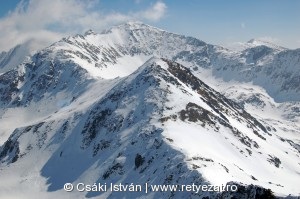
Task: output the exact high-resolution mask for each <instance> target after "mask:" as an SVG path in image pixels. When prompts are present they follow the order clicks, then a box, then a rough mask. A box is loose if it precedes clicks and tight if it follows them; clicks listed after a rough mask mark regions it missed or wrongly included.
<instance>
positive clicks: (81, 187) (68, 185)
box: [64, 183, 238, 193]
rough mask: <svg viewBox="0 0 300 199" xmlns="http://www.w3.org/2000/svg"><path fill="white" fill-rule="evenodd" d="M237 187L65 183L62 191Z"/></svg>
mask: <svg viewBox="0 0 300 199" xmlns="http://www.w3.org/2000/svg"><path fill="white" fill-rule="evenodd" d="M237 189H238V187H237V186H236V185H228V184H227V185H221V186H217V185H197V184H194V183H193V184H189V185H151V184H148V183H145V184H144V185H143V186H142V185H138V184H133V183H131V184H122V183H119V184H113V183H110V184H106V183H94V184H84V183H77V184H75V185H73V184H72V183H66V184H65V185H64V190H65V191H68V192H71V191H78V192H145V193H148V192H169V191H171V192H176V191H179V192H184V191H187V192H194V193H199V192H207V191H209V192H223V191H232V192H235V191H237Z"/></svg>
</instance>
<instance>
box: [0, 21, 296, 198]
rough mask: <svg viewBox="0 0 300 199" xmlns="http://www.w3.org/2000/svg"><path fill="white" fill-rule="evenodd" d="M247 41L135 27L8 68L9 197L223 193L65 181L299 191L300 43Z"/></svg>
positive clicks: (67, 43)
mask: <svg viewBox="0 0 300 199" xmlns="http://www.w3.org/2000/svg"><path fill="white" fill-rule="evenodd" d="M250 43H251V44H250ZM250 43H249V44H247V45H249V47H247V48H245V49H243V50H241V51H230V50H228V49H225V48H222V47H219V46H213V45H210V44H206V43H205V42H203V41H200V40H197V39H195V38H192V37H186V36H181V35H177V34H173V33H169V32H166V31H163V30H160V29H157V28H154V27H150V26H148V25H145V24H141V23H127V24H124V25H121V26H117V27H113V28H112V29H110V30H107V31H104V32H103V33H101V34H96V33H94V32H93V31H88V32H86V34H85V35H76V36H74V37H68V38H64V39H62V40H61V41H58V42H56V43H54V44H53V45H51V46H49V47H48V48H45V49H44V50H42V51H40V52H38V53H36V54H35V55H34V56H32V57H31V58H30V59H28V60H26V61H24V62H23V63H22V64H20V65H18V66H17V67H12V68H11V69H10V70H8V71H6V72H5V73H3V74H1V75H0V93H1V97H0V106H1V109H0V117H1V119H0V124H1V125H0V144H1V145H2V146H1V147H0V175H1V179H7V180H1V179H0V198H9V197H12V198H20V197H23V196H24V195H26V197H28V198H54V197H55V198H83V197H94V196H95V197H100V198H101V197H103V198H106V197H110V198H120V197H121V196H124V197H127V198H137V197H147V198H165V197H175V198H182V197H189V196H190V197H195V198H199V197H201V196H202V197H205V196H210V197H212V198H215V197H220V196H222V195H220V194H219V195H218V194H217V193H202V192H201V193H198V194H195V193H186V192H181V193H180V192H175V193H171V192H165V193H164V192H157V193H154V192H153V193H150V194H148V195H147V194H145V193H134V194H133V193H124V192H123V193H121V192H120V193H117V192H114V193H109V192H108V193H104V194H100V193H86V192H76V191H74V192H72V193H66V192H65V191H63V185H64V183H66V182H71V183H74V184H76V183H78V182H84V183H86V184H93V183H95V182H97V183H98V182H101V183H105V182H106V183H108V184H109V183H110V182H113V183H123V184H126V183H132V182H134V183H135V184H144V183H146V182H148V183H150V184H192V183H193V182H194V183H198V184H214V185H222V184H226V183H227V182H230V181H232V182H236V183H243V184H246V185H249V184H254V185H259V186H262V187H264V188H266V189H271V190H272V191H273V192H275V194H277V195H282V196H284V195H288V194H292V195H300V190H299V186H297V184H298V182H299V181H300V175H299V173H300V160H299V155H300V151H299V150H300V145H299V143H300V142H299V132H300V130H299V126H298V123H297V121H299V107H300V106H299V103H300V102H299V91H300V89H299V88H300V87H299V84H298V81H299V77H300V75H299V74H300V72H299V57H300V56H299V50H288V49H284V48H280V47H276V46H272V45H261V44H260V43H257V42H250ZM153 56H156V57H163V58H167V59H160V58H151V57H153ZM174 61H176V62H179V63H181V64H183V65H180V64H177V63H175V62H174ZM144 62H145V64H143V63H144ZM185 67H187V68H185ZM199 78H200V79H201V80H204V82H205V83H207V84H208V85H209V86H208V85H207V84H205V83H204V82H202V81H201V80H200V79H199ZM210 86H211V87H210ZM213 88H214V89H215V90H218V91H220V92H221V93H223V94H224V95H225V96H227V97H228V98H230V99H232V100H233V101H232V100H229V99H228V98H226V97H224V96H223V95H222V94H220V93H218V92H217V91H215V90H214V89H213ZM234 101H235V102H234ZM297 110H298V111H297ZM246 111H247V112H246ZM248 112H249V113H251V115H250V114H249V113H248ZM253 116H255V117H253ZM136 160H140V161H138V162H139V164H138V165H137V164H136ZM33 162H34V165H33V164H32V163H33ZM255 192H256V193H258V191H257V190H256V191H255V189H254V192H251V191H249V193H246V194H245V195H244V196H243V197H245V198H247V197H250V195H251V194H252V196H253V193H254V195H255ZM227 194H230V193H227ZM247 194H250V195H247ZM235 196H236V197H241V196H239V195H235ZM223 197H225V195H223Z"/></svg>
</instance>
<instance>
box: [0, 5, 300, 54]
mask: <svg viewBox="0 0 300 199" xmlns="http://www.w3.org/2000/svg"><path fill="white" fill-rule="evenodd" d="M17 5H18V9H16V7H17ZM299 10H300V1H298V0H243V1H242V0H226V1H225V0H24V1H23V4H20V1H17V0H2V1H1V3H0V27H1V30H0V37H1V38H0V50H1V49H7V48H9V47H11V46H10V45H13V44H17V43H21V42H24V41H26V39H27V40H28V39H38V40H40V41H41V43H43V42H44V43H43V45H45V44H46V43H47V42H45V41H46V40H47V38H49V42H50V40H51V42H53V41H55V40H57V39H58V38H60V37H62V36H66V35H70V34H71V35H72V34H75V33H82V32H84V31H85V30H87V29H94V30H95V31H101V29H104V28H107V27H109V26H112V25H115V24H119V23H123V22H125V21H128V20H140V21H143V22H145V23H148V24H150V25H153V26H157V27H159V28H162V29H165V30H167V31H171V32H175V33H180V34H185V35H189V36H194V37H197V38H199V39H201V40H204V41H205V42H208V43H212V44H219V45H224V46H228V45H229V46H230V45H231V44H232V43H235V42H246V41H248V40H250V39H252V38H258V39H262V40H266V41H270V42H273V43H275V44H278V45H282V46H284V47H289V48H299V47H300V11H299ZM19 37H20V38H19ZM35 37H37V38H35ZM16 38H18V39H16ZM1 40H2V41H1ZM42 40H43V41H42ZM9 41H10V42H9Z"/></svg>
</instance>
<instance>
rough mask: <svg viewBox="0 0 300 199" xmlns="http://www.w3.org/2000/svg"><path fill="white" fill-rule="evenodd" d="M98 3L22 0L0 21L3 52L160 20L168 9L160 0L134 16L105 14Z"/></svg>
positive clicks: (82, 0) (92, 1)
mask: <svg viewBox="0 0 300 199" xmlns="http://www.w3.org/2000/svg"><path fill="white" fill-rule="evenodd" d="M99 3H100V2H99V0H26V1H25V0H22V1H21V2H20V3H19V4H18V6H17V7H16V9H15V10H14V11H12V12H10V13H9V14H8V15H7V16H5V17H3V18H0V27H1V30H0V52H1V51H3V50H8V49H10V48H12V47H14V46H15V45H17V44H20V43H24V42H26V41H28V40H31V41H32V42H33V43H34V44H33V45H32V46H33V47H34V48H41V47H44V46H46V45H49V44H51V43H53V42H55V41H57V40H59V39H61V38H62V37H63V36H66V35H71V34H75V33H82V32H84V31H85V30H88V29H93V30H95V31H100V30H102V29H103V28H105V27H107V26H111V25H114V24H118V23H121V22H125V21H129V20H135V19H138V20H149V21H158V20H160V19H161V18H162V17H163V16H164V14H165V12H166V8H167V6H166V5H165V4H164V3H163V2H161V1H158V2H156V3H155V4H154V5H152V6H151V7H150V8H148V9H146V10H144V11H139V12H135V13H125V14H122V13H117V12H113V13H109V14H103V13H101V12H100V11H99V10H95V7H96V6H97V5H98V4H99Z"/></svg>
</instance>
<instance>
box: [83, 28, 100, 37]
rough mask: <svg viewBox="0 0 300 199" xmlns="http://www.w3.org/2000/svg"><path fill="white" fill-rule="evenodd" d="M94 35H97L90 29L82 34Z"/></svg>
mask: <svg viewBox="0 0 300 199" xmlns="http://www.w3.org/2000/svg"><path fill="white" fill-rule="evenodd" d="M95 34H97V33H96V32H95V31H93V30H92V29H89V30H88V31H86V32H85V33H84V36H87V35H95Z"/></svg>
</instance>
